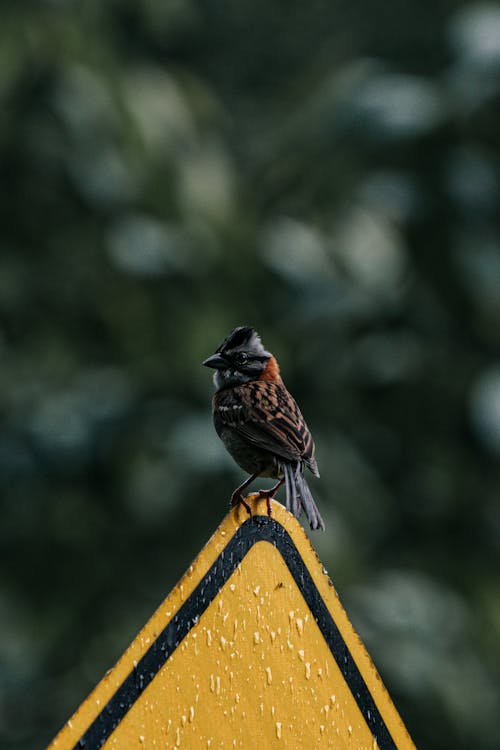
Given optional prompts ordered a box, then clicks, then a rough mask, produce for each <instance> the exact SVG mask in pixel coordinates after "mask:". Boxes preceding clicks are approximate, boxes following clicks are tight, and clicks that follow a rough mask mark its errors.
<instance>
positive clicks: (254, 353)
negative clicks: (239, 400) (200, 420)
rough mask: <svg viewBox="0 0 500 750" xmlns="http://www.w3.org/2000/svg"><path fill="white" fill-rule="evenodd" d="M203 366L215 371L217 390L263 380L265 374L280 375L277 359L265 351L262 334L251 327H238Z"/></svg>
mask: <svg viewBox="0 0 500 750" xmlns="http://www.w3.org/2000/svg"><path fill="white" fill-rule="evenodd" d="M203 364H204V365H205V367H213V368H214V369H215V374H214V384H215V387H216V388H217V390H221V389H222V388H231V387H233V386H236V385H242V384H243V383H249V382H250V381H251V380H259V379H263V378H265V377H266V372H269V374H270V373H271V371H272V373H273V376H274V377H278V376H279V369H278V365H277V363H276V360H275V359H274V357H273V355H272V354H271V353H270V352H268V351H266V350H265V349H264V347H263V345H262V342H261V340H260V336H259V334H258V333H257V332H256V331H255V330H254V329H253V328H250V327H249V326H238V328H235V329H234V331H232V332H231V333H230V334H229V336H228V337H227V338H226V339H224V341H223V342H222V344H221V345H220V346H219V348H218V349H217V350H216V351H215V354H212V356H211V357H208V359H206V360H205V361H204V362H203ZM267 379H269V378H267Z"/></svg>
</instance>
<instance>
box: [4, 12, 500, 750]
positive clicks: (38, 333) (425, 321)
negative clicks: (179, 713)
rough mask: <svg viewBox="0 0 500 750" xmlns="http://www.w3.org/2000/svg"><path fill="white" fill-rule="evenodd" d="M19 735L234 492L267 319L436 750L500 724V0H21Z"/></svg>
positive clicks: (8, 33) (401, 703) (9, 485)
mask: <svg viewBox="0 0 500 750" xmlns="http://www.w3.org/2000/svg"><path fill="white" fill-rule="evenodd" d="M0 103H1V111H2V117H1V119H0V163H1V190H2V195H1V200H0V217H1V223H0V226H1V236H0V241H1V250H0V357H1V368H0V403H1V412H2V422H1V428H0V469H1V470H0V485H1V492H2V500H1V524H0V544H1V557H2V566H1V569H0V745H1V746H2V748H5V750H7V749H9V748H12V749H13V748H16V749H21V748H22V749H23V750H31V749H32V748H39V747H40V746H42V745H43V744H44V743H46V742H48V741H49V740H50V739H51V737H52V736H53V735H54V734H55V732H56V730H58V729H59V727H60V726H61V725H62V723H63V722H64V721H65V720H66V719H67V718H68V717H69V715H70V714H71V712H72V711H73V710H74V709H75V707H76V706H77V705H78V703H79V702H80V701H81V700H82V699H83V698H84V697H85V695H86V694H87V693H88V691H89V690H90V689H91V688H92V687H93V686H94V685H95V684H96V682H97V681H98V680H99V679H100V677H101V676H102V674H103V672H104V671H105V670H106V669H107V668H108V667H109V666H110V665H111V664H112V663H113V662H114V661H115V660H116V658H117V657H118V656H119V655H120V654H121V652H122V650H123V649H124V647H125V646H126V645H127V644H128V642H129V641H130V640H131V639H132V637H133V636H134V635H135V633H136V632H137V630H138V629H139V628H140V626H141V625H142V624H143V623H144V622H145V620H146V619H147V618H148V616H149V615H150V614H151V613H152V611H153V610H154V609H155V607H156V606H157V605H158V604H159V602H160V601H161V600H162V598H163V597H164V596H165V595H166V594H167V593H168V591H169V590H170V588H171V587H172V586H173V584H174V583H175V582H176V580H177V579H178V578H179V577H180V575H181V574H182V573H183V571H184V570H185V569H186V568H187V566H188V565H189V562H190V561H191V560H192V558H193V557H194V556H195V555H196V553H197V552H198V550H199V549H200V547H201V546H202V544H203V543H204V542H205V541H206V540H207V538H208V536H209V535H210V533H211V532H212V531H213V530H214V529H215V527H216V525H217V523H218V522H219V520H220V519H221V518H222V516H223V515H224V514H225V512H226V510H227V499H228V497H229V495H230V492H231V490H232V489H233V488H234V486H235V483H236V482H237V481H238V480H240V478H241V472H240V471H239V470H238V469H237V468H236V467H235V466H234V465H233V464H232V462H231V460H230V459H229V458H228V457H227V456H226V455H225V453H224V451H223V448H222V446H221V445H220V444H219V442H218V440H217V438H216V436H215V433H214V432H213V429H212V426H211V416H210V405H209V400H210V395H211V384H210V375H209V373H207V371H206V370H204V369H203V368H202V367H201V366H200V362H201V360H202V359H203V358H205V357H206V356H207V355H208V354H210V353H211V352H212V351H213V350H214V349H215V347H216V346H217V345H218V344H219V343H220V341H221V340H222V338H223V337H224V336H225V335H226V334H227V333H228V331H229V330H230V329H231V328H232V327H233V326H235V325H237V324H241V323H246V324H252V325H254V326H255V327H256V328H257V329H258V330H259V331H260V332H261V334H262V336H263V339H264V341H265V343H266V346H267V347H268V348H270V349H271V350H272V351H273V352H275V353H276V354H277V356H278V358H279V360H280V363H281V364H282V369H283V372H284V376H285V380H286V382H287V385H288V386H289V388H290V390H291V391H292V392H293V393H294V395H295V396H296V397H297V399H298V401H299V403H300V404H301V407H302V409H303V411H304V413H305V414H306V416H307V419H308V422H309V424H310V426H311V428H312V430H313V433H314V435H315V438H316V443H317V448H318V462H319V466H320V469H321V471H322V478H321V480H320V481H318V482H314V481H313V485H312V488H313V492H314V494H315V496H316V498H317V499H318V502H319V505H320V508H321V512H322V514H323V515H324V517H325V520H326V522H327V531H326V533H325V534H324V535H316V536H314V540H313V541H314V544H315V545H316V547H317V548H318V550H319V553H320V555H321V558H322V560H323V561H324V563H325V565H326V566H327V567H328V569H329V571H330V573H331V575H332V578H333V580H334V582H335V584H336V586H337V587H338V589H339V591H340V594H341V596H342V598H343V601H344V603H345V604H346V606H347V609H348V611H349V613H350V615H351V617H352V618H353V620H354V623H355V625H356V627H357V628H358V630H359V631H360V633H361V635H362V636H363V638H364V639H365V642H366V643H367V645H368V648H369V650H370V652H371V654H372V656H373V658H374V660H375V662H376V664H377V666H378V667H379V669H380V671H381V673H382V676H383V678H384V680H385V682H386V684H387V686H388V688H389V691H390V692H391V694H392V696H393V698H394V700H395V702H396V705H397V706H398V708H399V709H400V711H401V713H402V715H403V717H404V719H405V721H406V723H407V725H408V728H409V730H410V733H411V734H412V736H413V738H414V740H415V742H416V744H417V746H419V747H421V748H427V750H438V748H443V749H444V748H449V747H453V748H455V749H456V750H460V748H463V749H464V750H465V748H470V747H474V748H476V749H477V750H490V749H492V748H497V747H498V746H499V744H500V733H499V731H500V730H499V728H498V722H497V720H496V719H497V712H498V705H500V687H499V674H500V637H499V633H500V566H499V551H500V520H499V519H500V514H499V512H498V504H499V491H500V469H499V458H500V347H499V328H500V226H499V221H500V220H499V217H500V212H499V193H500V172H499V164H500V128H499V127H498V122H499V106H500V5H499V4H496V3H493V4H475V3H471V4H464V3H463V2H459V1H458V0H435V1H434V2H433V3H422V2H417V0H413V1H410V0H407V2H401V3H395V2H393V3H382V2H378V1H377V0H375V2H374V1H373V0H370V1H368V0H362V1H360V0H357V1H356V0H354V1H353V0H351V1H350V2H348V3H347V2H342V1H341V0H336V1H335V2H329V3H327V2H324V0H312V2H310V3H307V4H303V3H300V2H296V0H291V1H289V2H287V3H283V2H274V3H272V2H271V3H270V2H259V1H257V2H256V0H253V2H247V1H245V0H236V2H234V3H228V2H221V1H220V0H219V2H211V1H210V0H205V1H204V2H202V1H201V0H191V1H189V0H184V2H180V1H179V0H145V1H144V2H142V3H137V2H131V1H130V0H113V1H111V2H108V3H103V2H98V1H97V0H88V1H87V2H85V1H84V2H80V3H76V2H71V1H70V0H66V1H65V0H52V1H51V2H49V1H48V0H46V1H45V2H42V1H41V0H39V1H38V2H35V1H32V2H23V3H12V2H10V3H9V2H6V3H2V5H1V6H0Z"/></svg>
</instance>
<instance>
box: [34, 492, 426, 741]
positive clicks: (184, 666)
mask: <svg viewBox="0 0 500 750" xmlns="http://www.w3.org/2000/svg"><path fill="white" fill-rule="evenodd" d="M247 501H248V502H249V503H251V505H252V508H253V512H254V516H253V518H249V517H248V515H247V513H246V511H245V509H244V508H242V507H239V508H236V509H234V510H233V511H232V512H231V513H230V514H229V515H228V516H227V517H226V519H225V520H224V521H223V523H222V524H221V526H220V527H219V529H218V530H217V531H216V532H215V534H214V535H213V537H212V538H211V540H210V541H209V542H208V544H207V545H206V547H205V548H204V549H203V550H202V551H201V553H200V554H199V556H198V557H197V559H196V560H195V562H194V563H193V565H192V566H191V567H190V568H189V570H188V572H187V573H186V574H185V576H184V578H183V579H182V580H181V581H180V583H179V584H178V585H177V586H176V587H175V589H174V590H173V591H172V592H171V594H170V595H169V596H168V597H167V599H166V600H165V601H164V602H163V604H162V605H161V606H160V608H159V609H158V610H157V611H156V613H155V614H154V615H153V617H152V618H151V620H150V621H149V622H148V623H147V624H146V625H145V627H144V628H143V630H142V631H141V632H140V633H139V635H138V636H137V638H136V639H135V640H134V641H133V642H132V644H131V645H130V646H129V648H128V649H127V651H126V652H125V653H124V654H123V656H122V657H121V659H120V660H119V661H118V663H117V665H116V666H115V667H114V668H113V669H112V670H111V671H110V672H108V673H107V674H106V676H105V677H104V678H103V680H102V681H101V682H100V683H99V685H98V686H97V688H96V689H95V690H94V691H93V693H91V695H90V696H89V697H88V698H87V700H86V701H84V703H83V704H82V705H81V707H80V708H79V709H78V710H77V712H76V713H75V714H74V716H73V717H72V718H71V719H70V720H69V721H68V722H67V724H66V725H65V726H64V727H63V729H62V730H61V731H60V733H59V734H58V735H57V737H56V738H55V740H54V741H53V742H52V744H51V745H50V747H49V750H74V749H76V748H81V749H85V750H98V748H105V749H106V750H110V749H111V748H114V749H116V750H122V749H123V750H130V748H141V749H142V748H144V750H148V749H149V748H169V750H170V749H171V750H176V748H185V749H186V750H198V749H201V748H203V750H207V748H212V749H215V748H217V750H218V749H219V748H224V749H226V748H245V749H247V748H255V747H259V748H266V749H267V748H290V749H292V748H293V750H297V748H315V750H320V749H321V748H335V749H336V750H342V749H343V748H351V750H354V749H356V750H376V748H380V750H396V749H397V750H415V747H414V745H413V743H412V741H411V739H410V737H409V736H408V734H407V732H406V729H405V727H404V725H403V723H402V721H401V719H400V717H399V715H398V713H397V711H396V709H395V708H394V705H393V704H392V702H391V700H390V698H389V695H388V693H387V692H386V690H385V688H384V686H383V685H382V682H381V680H380V677H379V676H378V674H377V672H376V670H375V667H374V666H373V664H372V662H371V660H370V657H369V656H368V654H367V652H366V650H365V648H364V646H363V644H362V643H361V641H360V639H359V637H358V636H357V634H356V633H355V631H354V629H353V627H352V625H351V623H350V622H349V620H348V618H347V615H346V613H345V611H344V609H343V608H342V606H341V604H340V602H339V599H338V597H337V594H336V592H335V590H334V588H333V586H332V583H331V582H330V580H329V578H328V576H327V575H326V572H325V571H324V569H323V567H322V565H321V563H320V561H319V559H318V557H317V555H316V553H315V552H314V550H313V548H312V547H311V544H310V542H309V540H308V538H307V536H306V535H305V532H304V530H303V529H302V527H301V526H300V524H299V523H298V522H297V521H296V520H295V518H294V517H293V516H292V515H291V514H289V513H288V512H287V511H286V510H285V508H284V507H283V506H282V505H280V504H279V503H276V502H273V503H272V517H268V515H267V506H266V502H265V501H264V500H259V499H258V496H257V495H251V496H249V497H248V498H247Z"/></svg>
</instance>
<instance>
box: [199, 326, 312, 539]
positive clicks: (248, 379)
mask: <svg viewBox="0 0 500 750" xmlns="http://www.w3.org/2000/svg"><path fill="white" fill-rule="evenodd" d="M202 364H203V365H204V366H205V367H211V368H213V369H214V370H215V373H214V376H213V382H214V386H215V393H214V396H213V400H212V413H213V420H214V426H215V430H216V432H217V434H218V436H219V437H220V438H221V440H222V442H223V443H224V446H225V447H226V449H227V451H228V452H229V453H230V455H231V456H232V457H233V459H234V460H235V461H236V463H237V464H238V465H239V466H240V467H241V468H242V469H243V470H244V471H245V472H246V473H247V474H249V475H250V476H249V478H248V479H246V480H245V481H244V482H243V483H242V484H241V485H240V486H239V487H237V488H236V489H235V490H234V492H233V493H232V496H231V505H232V506H235V505H238V504H239V503H242V504H243V505H244V507H245V508H246V510H247V511H248V513H249V514H250V515H252V513H251V509H250V506H249V505H248V503H247V502H246V501H245V499H244V498H243V491H244V490H245V489H246V488H247V487H248V486H249V485H250V484H251V483H252V482H253V481H254V480H255V479H257V477H270V478H274V479H278V480H279V481H278V483H277V484H276V485H275V486H274V487H272V488H270V489H265V490H259V496H260V497H265V498H266V500H267V510H268V515H271V502H270V500H271V498H274V496H275V495H276V493H277V492H278V490H279V489H280V487H281V486H282V485H283V484H284V485H285V489H286V501H285V505H286V508H287V509H288V510H289V511H291V512H292V513H293V515H294V516H296V517H297V518H299V517H300V514H301V511H304V513H305V515H306V517H307V520H308V522H309V525H310V527H311V529H314V530H322V531H323V530H324V529H325V524H324V521H323V519H322V517H321V514H320V512H319V510H318V508H317V506H316V503H315V502H314V499H313V496H312V494H311V491H310V489H309V486H308V484H307V481H306V479H305V477H304V470H305V468H307V469H309V470H310V471H311V473H312V474H313V475H314V476H316V477H319V471H318V465H317V463H316V458H315V446H314V441H313V439H312V436H311V433H310V431H309V428H308V427H307V424H306V422H305V420H304V417H303V416H302V414H301V412H300V409H299V407H298V406H297V403H296V402H295V400H294V398H293V396H291V394H290V393H289V392H288V390H287V389H286V387H285V384H284V383H283V380H282V378H281V375H280V368H279V365H278V362H277V360H276V358H275V357H274V356H273V355H272V354H271V352H268V351H267V350H266V349H265V348H264V346H263V344H262V341H261V338H260V336H259V334H258V333H257V332H256V331H255V329H254V328H251V327H250V326H238V327H237V328H235V329H234V330H233V331H231V333H230V334H229V336H227V337H226V338H225V339H224V341H223V342H222V344H221V345H220V346H219V347H218V348H217V349H216V351H215V353H214V354H212V355H211V356H210V357H208V358H207V359H205V360H204V362H203V363H202Z"/></svg>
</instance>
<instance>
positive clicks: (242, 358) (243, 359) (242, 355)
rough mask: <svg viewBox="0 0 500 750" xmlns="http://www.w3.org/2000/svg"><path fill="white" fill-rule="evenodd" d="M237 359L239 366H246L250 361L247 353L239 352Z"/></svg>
mask: <svg viewBox="0 0 500 750" xmlns="http://www.w3.org/2000/svg"><path fill="white" fill-rule="evenodd" d="M235 359H236V363H237V364H238V365H244V364H245V362H246V361H247V359H248V354H247V353H246V352H238V353H237V355H236V357H235Z"/></svg>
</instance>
